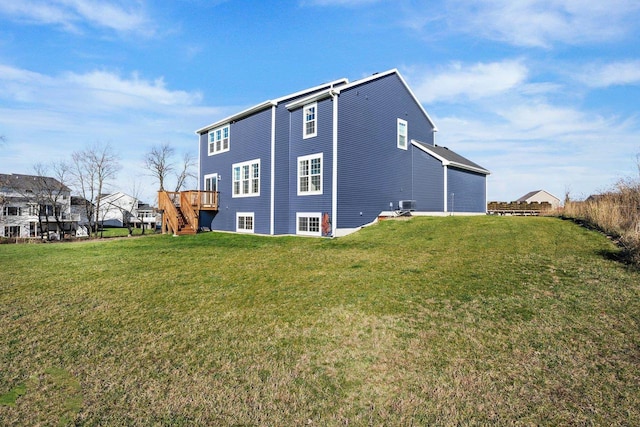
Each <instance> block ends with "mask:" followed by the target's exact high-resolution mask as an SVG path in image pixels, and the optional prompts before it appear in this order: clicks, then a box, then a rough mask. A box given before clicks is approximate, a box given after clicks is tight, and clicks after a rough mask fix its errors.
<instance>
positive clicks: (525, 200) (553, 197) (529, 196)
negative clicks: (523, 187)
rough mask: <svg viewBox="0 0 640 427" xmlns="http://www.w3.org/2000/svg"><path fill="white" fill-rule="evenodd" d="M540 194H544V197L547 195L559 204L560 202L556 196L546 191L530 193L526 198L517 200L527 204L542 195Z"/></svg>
mask: <svg viewBox="0 0 640 427" xmlns="http://www.w3.org/2000/svg"><path fill="white" fill-rule="evenodd" d="M540 193H544V195H546V196H547V197H548V198H552V199H554V200H557V201H558V202H560V199H558V198H557V197H556V196H554V195H553V194H551V193H549V192H547V191H544V190H535V191H530V192H528V193H527V194H525V195H524V196H522V197H520V198H519V199H517V200H516V202H527V201H529V199H531V198H532V197H533V196H535V195H537V194H540Z"/></svg>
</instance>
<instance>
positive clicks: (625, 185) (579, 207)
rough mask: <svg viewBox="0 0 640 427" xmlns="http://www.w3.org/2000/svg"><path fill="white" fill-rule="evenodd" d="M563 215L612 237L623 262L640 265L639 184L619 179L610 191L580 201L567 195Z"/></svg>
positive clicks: (638, 182)
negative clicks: (624, 259) (625, 259)
mask: <svg viewBox="0 0 640 427" xmlns="http://www.w3.org/2000/svg"><path fill="white" fill-rule="evenodd" d="M563 216H565V217H567V218H572V219H577V220H581V221H584V222H586V223H587V224H588V225H590V226H592V227H595V228H597V229H599V230H601V231H602V232H604V233H606V234H608V235H610V236H612V237H614V238H616V239H617V240H618V243H619V244H620V246H621V247H622V248H623V249H624V252H625V257H626V258H627V260H628V261H630V262H632V263H634V264H636V265H640V181H633V180H621V181H620V182H618V184H617V185H616V187H615V189H613V190H612V191H609V192H607V193H604V194H599V195H595V196H590V197H589V198H588V199H587V200H585V201H583V202H574V201H571V200H569V197H568V196H567V199H566V200H565V205H564V210H563Z"/></svg>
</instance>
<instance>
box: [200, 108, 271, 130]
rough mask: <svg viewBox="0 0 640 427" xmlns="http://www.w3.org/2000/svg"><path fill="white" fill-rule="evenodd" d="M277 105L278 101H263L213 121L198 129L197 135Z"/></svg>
mask: <svg viewBox="0 0 640 427" xmlns="http://www.w3.org/2000/svg"><path fill="white" fill-rule="evenodd" d="M275 105H278V103H277V102H276V101H271V100H269V101H265V102H263V103H261V104H258V105H254V106H253V107H250V108H247V109H246V110H243V111H240V112H239V113H236V114H234V115H232V116H229V117H226V118H224V119H222V120H218V121H217V122H215V123H211V124H210V125H207V126H205V127H203V128H200V129H198V130H196V134H197V135H202V134H203V133H205V132H209V131H210V130H211V129H215V128H217V127H218V126H222V125H224V124H226V123H230V122H232V121H235V120H240V119H243V118H245V117H247V116H250V115H252V114H255V113H258V112H260V111H262V110H266V109H267V108H271V107H273V106H275Z"/></svg>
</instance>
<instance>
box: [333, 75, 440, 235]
mask: <svg viewBox="0 0 640 427" xmlns="http://www.w3.org/2000/svg"><path fill="white" fill-rule="evenodd" d="M338 105H339V108H338V111H339V119H338V128H339V140H338V227H339V228H352V227H358V226H361V225H364V224H367V223H370V222H371V221H373V220H374V219H375V218H376V217H377V215H378V214H379V213H380V212H381V211H388V210H389V209H390V204H391V205H392V206H393V208H394V209H395V208H397V207H398V202H399V201H400V200H415V199H416V196H417V194H416V193H414V188H413V178H412V175H411V173H412V154H411V146H410V143H409V141H410V140H411V139H417V140H420V141H424V142H427V143H432V142H433V128H432V126H431V124H430V123H429V121H428V120H427V118H426V117H425V116H424V114H423V112H422V110H421V109H420V106H419V105H418V104H416V103H415V101H414V99H413V97H411V95H410V93H409V92H408V91H407V90H406V88H405V86H404V85H403V84H402V82H401V81H400V79H399V78H398V76H397V75H395V74H391V75H388V76H385V77H382V78H380V79H378V80H373V81H370V82H368V83H366V84H364V85H361V86H355V87H353V88H350V89H348V90H345V91H343V92H341V94H340V98H339V104H338ZM398 118H400V119H403V120H406V121H407V123H408V141H407V145H408V146H409V147H408V149H407V150H402V149H399V148H397V139H396V138H397V119H398Z"/></svg>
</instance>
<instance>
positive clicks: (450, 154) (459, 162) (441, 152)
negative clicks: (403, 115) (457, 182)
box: [411, 139, 491, 175]
mask: <svg viewBox="0 0 640 427" xmlns="http://www.w3.org/2000/svg"><path fill="white" fill-rule="evenodd" d="M411 144H413V145H414V146H415V147H418V148H419V149H421V150H422V151H424V152H425V153H427V154H430V155H431V156H433V157H435V158H436V159H438V160H440V161H441V162H442V164H443V165H445V166H453V167H457V168H460V169H466V170H469V171H472V172H477V173H481V174H483V175H489V174H490V173H491V172H489V171H488V170H487V169H485V168H483V167H482V166H480V165H479V164H477V163H474V162H472V161H471V160H469V159H467V158H466V157H463V156H461V155H460V154H458V153H456V152H454V151H451V150H449V149H448V148H447V147H441V146H438V145H431V144H427V143H424V142H420V141H416V140H415V139H412V140H411Z"/></svg>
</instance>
